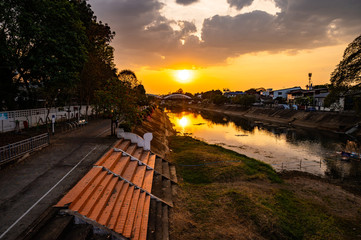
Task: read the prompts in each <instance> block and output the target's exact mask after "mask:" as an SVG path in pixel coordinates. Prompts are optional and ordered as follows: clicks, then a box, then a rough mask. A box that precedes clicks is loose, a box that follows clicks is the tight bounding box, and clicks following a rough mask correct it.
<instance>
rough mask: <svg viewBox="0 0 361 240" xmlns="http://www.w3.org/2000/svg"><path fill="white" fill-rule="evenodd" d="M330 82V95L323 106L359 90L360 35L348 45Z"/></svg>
mask: <svg viewBox="0 0 361 240" xmlns="http://www.w3.org/2000/svg"><path fill="white" fill-rule="evenodd" d="M330 81H331V85H330V90H331V93H330V94H329V95H328V96H327V97H326V99H325V106H330V105H331V104H332V103H335V102H337V101H338V100H339V98H340V97H343V96H345V95H347V94H352V93H354V92H356V91H360V90H361V35H360V36H358V37H357V38H356V39H355V40H354V41H353V42H351V43H350V44H349V45H348V47H347V48H346V50H345V52H344V54H343V59H342V60H341V61H340V63H339V64H338V65H337V67H336V69H335V70H334V71H333V72H332V74H331V79H330Z"/></svg>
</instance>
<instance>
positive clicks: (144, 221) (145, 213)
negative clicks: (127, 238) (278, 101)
mask: <svg viewBox="0 0 361 240" xmlns="http://www.w3.org/2000/svg"><path fill="white" fill-rule="evenodd" d="M149 211H150V196H149V195H147V196H146V197H145V203H144V209H143V213H142V215H143V216H142V223H141V225H140V229H139V230H140V231H139V237H138V231H135V232H134V238H133V239H139V240H146V239H147V230H148V220H149Z"/></svg>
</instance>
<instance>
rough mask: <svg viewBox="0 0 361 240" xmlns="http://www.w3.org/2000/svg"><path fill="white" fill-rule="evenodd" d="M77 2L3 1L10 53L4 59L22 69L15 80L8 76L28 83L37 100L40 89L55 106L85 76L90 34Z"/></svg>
mask: <svg viewBox="0 0 361 240" xmlns="http://www.w3.org/2000/svg"><path fill="white" fill-rule="evenodd" d="M77 2H78V1H68V0H59V1H51V0H43V1H38V0H29V1H19V0H9V1H6V2H4V1H2V2H1V9H2V11H3V12H2V13H3V14H4V15H2V17H1V18H0V21H1V22H0V36H1V41H2V43H4V44H1V46H0V47H1V53H2V54H3V53H4V52H5V56H6V62H4V63H2V64H4V65H5V66H7V67H9V68H10V69H11V71H12V72H13V73H14V72H17V73H19V74H17V75H16V77H13V78H11V79H10V78H9V77H11V76H9V75H7V76H6V77H7V79H6V81H7V82H9V81H13V80H15V81H16V83H17V84H19V85H23V86H24V88H26V94H27V96H26V98H27V99H28V100H29V101H27V102H30V103H31V104H34V103H35V100H36V99H37V94H39V93H40V94H42V97H43V98H44V100H45V106H47V107H49V106H51V105H53V104H54V100H55V98H57V97H59V95H61V94H67V89H69V88H71V87H72V86H74V85H75V84H76V83H77V82H78V80H79V72H80V70H81V68H82V65H83V63H84V61H85V58H86V52H87V51H86V46H85V44H86V42H87V39H86V35H85V29H84V26H83V23H82V21H81V18H80V15H79V12H78V11H77V10H76V4H78V3H77ZM2 77H3V76H2ZM39 89H41V90H42V91H39ZM22 107H24V106H22Z"/></svg>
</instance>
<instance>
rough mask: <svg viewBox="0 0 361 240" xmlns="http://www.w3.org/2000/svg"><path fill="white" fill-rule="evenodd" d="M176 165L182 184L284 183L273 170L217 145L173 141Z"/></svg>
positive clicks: (188, 139)
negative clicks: (265, 181)
mask: <svg viewBox="0 0 361 240" xmlns="http://www.w3.org/2000/svg"><path fill="white" fill-rule="evenodd" d="M170 143H171V144H170V147H171V149H172V150H173V159H174V161H173V162H174V163H175V164H177V165H178V171H180V175H181V176H182V178H183V180H184V181H185V182H188V183H193V184H207V183H212V182H232V181H235V180H237V179H248V180H253V179H269V180H270V181H272V182H275V183H280V182H281V179H280V178H279V176H278V175H277V173H276V172H275V171H274V170H273V169H272V167H271V166H269V165H268V164H265V163H263V162H261V161H258V160H255V159H252V158H249V157H247V156H245V155H242V154H238V153H236V152H233V151H231V150H228V149H225V148H222V147H220V146H217V145H210V144H207V143H205V142H202V141H199V140H196V139H194V138H192V137H187V136H186V137H184V136H175V137H172V138H171V141H170Z"/></svg>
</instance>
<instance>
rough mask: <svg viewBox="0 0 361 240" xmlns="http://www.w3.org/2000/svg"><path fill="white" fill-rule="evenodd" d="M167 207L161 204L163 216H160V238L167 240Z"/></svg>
mask: <svg viewBox="0 0 361 240" xmlns="http://www.w3.org/2000/svg"><path fill="white" fill-rule="evenodd" d="M168 210H169V207H168V206H167V205H165V204H163V216H162V240H169V214H168Z"/></svg>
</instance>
